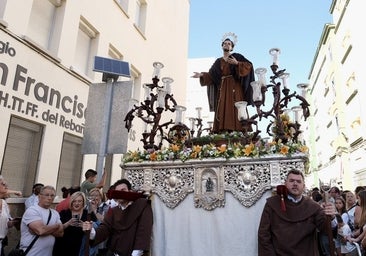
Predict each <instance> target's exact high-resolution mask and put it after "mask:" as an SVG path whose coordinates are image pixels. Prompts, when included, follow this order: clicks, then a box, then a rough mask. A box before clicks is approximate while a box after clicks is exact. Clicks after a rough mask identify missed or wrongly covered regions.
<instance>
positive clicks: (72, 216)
mask: <svg viewBox="0 0 366 256" xmlns="http://www.w3.org/2000/svg"><path fill="white" fill-rule="evenodd" d="M85 205H86V199H85V195H84V193H83V192H80V191H78V192H75V193H73V194H72V195H71V196H70V204H69V209H66V210H62V211H61V212H60V219H61V222H62V223H63V226H64V235H63V237H59V238H57V239H56V242H55V245H54V247H53V255H54V256H58V255H63V256H64V255H69V256H72V255H79V251H80V246H81V243H82V239H83V236H84V232H83V230H82V228H81V221H86V220H87V210H86V209H85Z"/></svg>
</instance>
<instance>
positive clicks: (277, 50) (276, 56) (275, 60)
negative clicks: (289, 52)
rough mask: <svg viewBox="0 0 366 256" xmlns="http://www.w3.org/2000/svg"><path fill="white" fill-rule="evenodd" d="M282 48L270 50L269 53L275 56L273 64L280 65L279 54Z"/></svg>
mask: <svg viewBox="0 0 366 256" xmlns="http://www.w3.org/2000/svg"><path fill="white" fill-rule="evenodd" d="M280 53H281V50H280V49H279V48H272V49H270V50H269V54H271V55H272V58H273V65H277V66H278V56H279V55H280Z"/></svg>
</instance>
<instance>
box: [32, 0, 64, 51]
mask: <svg viewBox="0 0 366 256" xmlns="http://www.w3.org/2000/svg"><path fill="white" fill-rule="evenodd" d="M61 5H62V1H61V0H33V5H32V10H31V14H30V17H29V23H28V29H27V37H29V39H31V40H32V41H33V42H34V43H36V44H37V45H39V46H40V47H42V48H43V49H45V50H49V51H51V52H53V53H55V52H56V50H57V49H58V44H59V41H60V40H59V37H58V36H59V32H58V31H60V30H58V29H57V26H58V25H59V24H61V23H62V21H61V19H62V16H63V15H62V12H63V10H61V9H62V8H59V7H60V6H61Z"/></svg>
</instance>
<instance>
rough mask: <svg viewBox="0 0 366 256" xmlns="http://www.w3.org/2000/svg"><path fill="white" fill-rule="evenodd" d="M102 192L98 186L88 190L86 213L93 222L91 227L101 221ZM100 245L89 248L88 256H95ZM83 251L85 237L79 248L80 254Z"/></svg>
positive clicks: (96, 225)
mask: <svg viewBox="0 0 366 256" xmlns="http://www.w3.org/2000/svg"><path fill="white" fill-rule="evenodd" d="M103 198H104V197H103V193H102V191H101V189H100V188H93V189H91V190H90V191H89V196H88V214H90V220H91V221H92V222H93V227H94V228H97V227H98V226H99V225H100V223H101V222H102V221H103V218H104V215H103V209H102V205H103ZM99 247H100V245H96V246H94V247H90V248H89V256H95V255H97V253H98V249H99ZM84 252H85V238H84V239H83V241H82V245H81V248H80V253H79V255H80V256H84Z"/></svg>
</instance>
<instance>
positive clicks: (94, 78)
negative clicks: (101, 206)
mask: <svg viewBox="0 0 366 256" xmlns="http://www.w3.org/2000/svg"><path fill="white" fill-rule="evenodd" d="M188 21H189V1H188V0H178V1H170V0H161V1H148V0H105V1H98V0H80V1H68V0H31V1H20V0H15V1H13V0H11V1H9V0H0V84H1V86H0V109H1V111H0V116H1V123H0V159H1V174H2V175H3V176H4V177H5V179H6V180H7V181H8V183H9V185H10V187H11V188H12V189H17V190H21V191H22V192H23V194H24V195H25V196H28V195H30V193H31V188H32V185H33V184H34V183H36V182H41V183H44V184H49V185H53V186H55V187H56V190H57V193H58V194H60V189H61V187H62V186H66V187H69V186H71V185H78V184H80V183H81V181H83V179H84V173H85V171H86V170H87V169H89V168H92V169H96V155H94V154H89V155H82V154H81V145H82V141H83V133H84V129H85V113H86V109H87V106H88V104H92V103H88V102H87V101H88V91H89V86H90V84H92V83H101V82H102V74H101V73H96V72H94V71H93V63H94V56H102V57H105V58H111V59H117V60H123V61H126V62H128V63H129V67H130V72H131V78H122V77H121V78H120V80H126V79H127V80H132V81H133V91H132V95H131V96H130V97H131V99H135V100H137V101H139V102H140V101H141V100H143V97H144V90H143V89H142V85H143V83H151V78H152V73H153V67H152V64H153V62H155V61H160V62H162V63H163V64H164V66H165V67H164V69H163V70H162V73H161V76H162V77H163V76H169V77H172V78H173V79H174V83H173V84H172V93H173V94H174V97H175V99H176V101H177V102H178V103H184V102H185V97H186V96H185V95H186V91H185V83H186V74H187V55H188V24H189V22H188ZM176 84H177V85H179V86H175V85H176ZM121 125H124V123H121ZM142 125H143V124H142V123H138V122H137V123H136V125H134V126H133V129H132V130H131V131H130V134H129V138H128V140H129V141H128V148H129V149H130V148H131V149H134V148H137V147H140V148H141V142H140V138H139V134H141V129H142ZM126 139H127V138H126ZM120 162H121V155H120V154H118V155H109V156H106V158H105V168H106V171H107V172H108V178H107V180H108V182H107V183H108V184H109V183H113V182H114V181H115V180H116V179H118V178H119V177H120V176H121V169H120V167H119V164H120Z"/></svg>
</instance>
